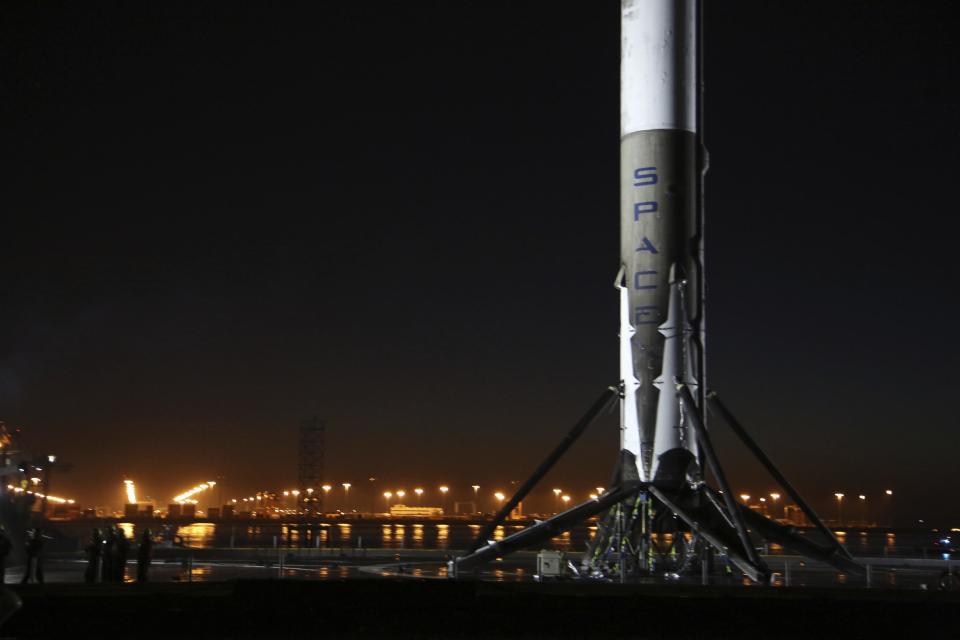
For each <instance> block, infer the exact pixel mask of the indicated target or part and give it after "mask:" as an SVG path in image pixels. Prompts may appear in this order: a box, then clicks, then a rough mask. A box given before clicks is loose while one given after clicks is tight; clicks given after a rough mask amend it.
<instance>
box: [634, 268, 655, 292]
mask: <svg viewBox="0 0 960 640" xmlns="http://www.w3.org/2000/svg"><path fill="white" fill-rule="evenodd" d="M655 275H657V272H656V271H637V272H636V273H635V274H633V288H634V289H656V288H657V285H655V284H640V276H655Z"/></svg>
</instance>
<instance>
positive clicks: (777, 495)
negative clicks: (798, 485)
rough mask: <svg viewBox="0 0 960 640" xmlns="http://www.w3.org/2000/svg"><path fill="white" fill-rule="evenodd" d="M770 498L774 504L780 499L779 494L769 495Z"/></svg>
mask: <svg viewBox="0 0 960 640" xmlns="http://www.w3.org/2000/svg"><path fill="white" fill-rule="evenodd" d="M770 497H771V498H773V501H774V502H776V501H777V500H779V499H780V494H779V493H771V494H770Z"/></svg>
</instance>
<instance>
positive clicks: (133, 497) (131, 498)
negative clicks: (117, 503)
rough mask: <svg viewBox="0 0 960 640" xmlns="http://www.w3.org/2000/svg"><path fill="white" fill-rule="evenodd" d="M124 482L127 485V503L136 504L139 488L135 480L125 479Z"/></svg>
mask: <svg viewBox="0 0 960 640" xmlns="http://www.w3.org/2000/svg"><path fill="white" fill-rule="evenodd" d="M123 484H124V485H126V489H127V504H136V502H137V490H136V489H135V488H134V486H133V480H124V481H123Z"/></svg>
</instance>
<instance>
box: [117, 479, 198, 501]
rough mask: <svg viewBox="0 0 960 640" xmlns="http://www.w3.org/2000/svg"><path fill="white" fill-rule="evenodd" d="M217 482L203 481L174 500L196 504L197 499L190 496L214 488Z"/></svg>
mask: <svg viewBox="0 0 960 640" xmlns="http://www.w3.org/2000/svg"><path fill="white" fill-rule="evenodd" d="M216 484H217V483H216V482H214V481H213V480H210V481H209V482H201V483H200V484H198V485H197V486H195V487H193V488H192V489H189V490H187V491H184V492H183V493H181V494H180V495H178V496H177V497H175V498H174V499H173V501H174V502H179V503H180V504H185V503H188V504H196V503H197V501H196V500H190V498H191V497H192V496H195V495H196V494H198V493H200V492H201V491H206V490H207V489H211V488H213V487H214V486H215V485H216ZM128 486H129V485H128Z"/></svg>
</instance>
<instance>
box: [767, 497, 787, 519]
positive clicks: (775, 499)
mask: <svg viewBox="0 0 960 640" xmlns="http://www.w3.org/2000/svg"><path fill="white" fill-rule="evenodd" d="M770 499H771V500H773V513H774V517H776V513H777V500H779V499H780V494H779V493H771V494H770ZM784 517H786V514H784Z"/></svg>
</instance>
